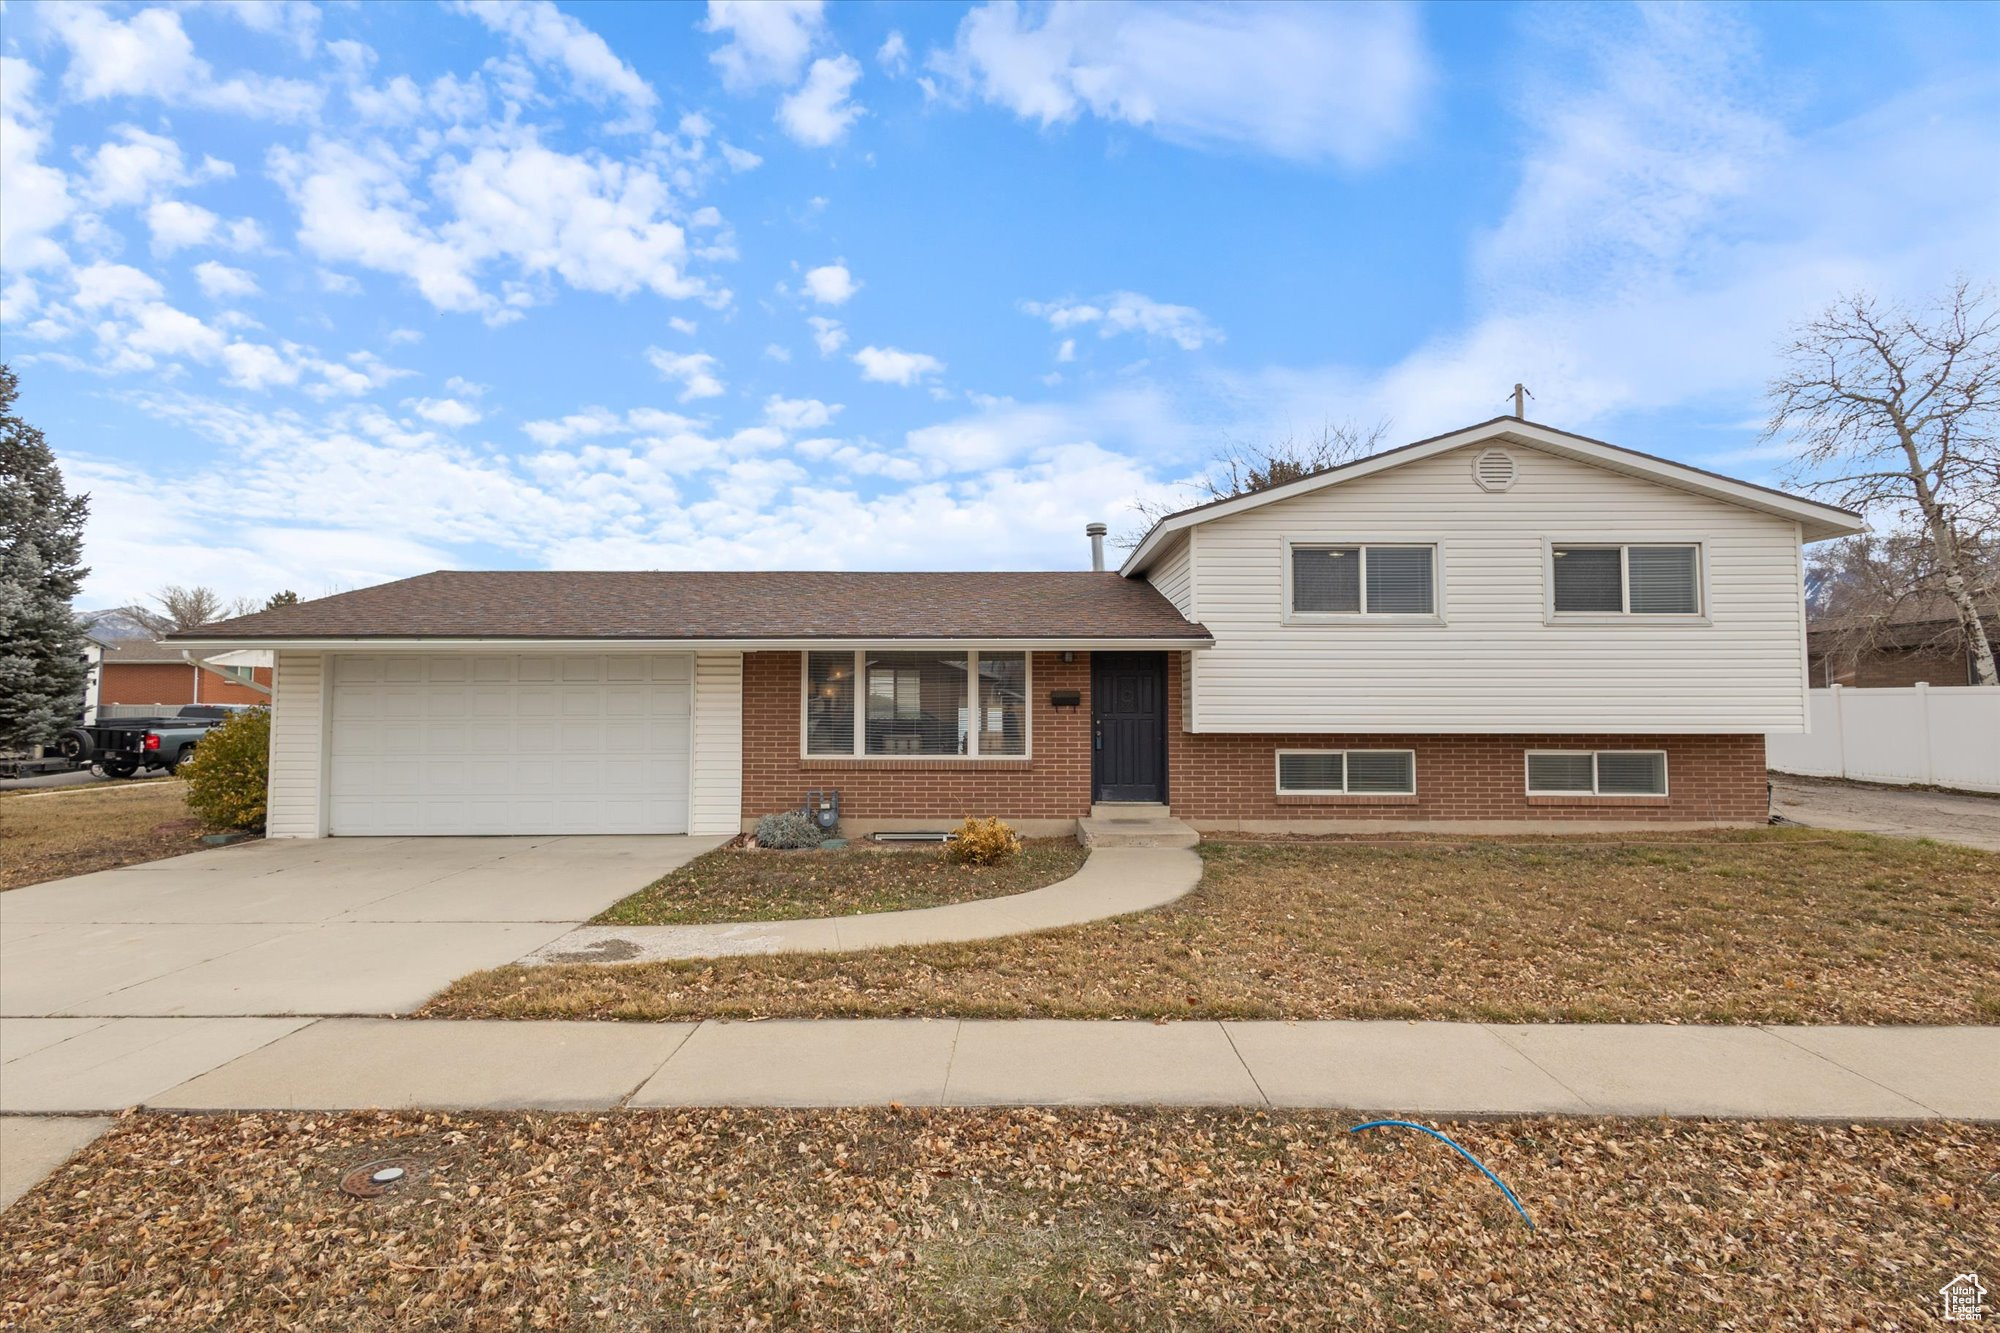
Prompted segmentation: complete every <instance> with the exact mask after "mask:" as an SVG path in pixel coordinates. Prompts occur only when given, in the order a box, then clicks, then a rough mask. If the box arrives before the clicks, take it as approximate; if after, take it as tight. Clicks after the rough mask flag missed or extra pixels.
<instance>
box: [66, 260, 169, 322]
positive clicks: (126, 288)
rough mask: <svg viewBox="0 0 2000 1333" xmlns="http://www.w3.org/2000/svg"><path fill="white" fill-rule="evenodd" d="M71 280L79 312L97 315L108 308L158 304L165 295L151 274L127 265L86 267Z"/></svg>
mask: <svg viewBox="0 0 2000 1333" xmlns="http://www.w3.org/2000/svg"><path fill="white" fill-rule="evenodd" d="M73 276H74V277H75V279H76V295H75V296H74V298H73V299H74V300H75V302H76V305H77V308H78V309H79V310H87V311H96V310H102V309H104V308H105V307H107V306H122V305H130V304H133V303H135V302H139V301H157V300H159V299H160V298H161V297H162V296H164V295H166V289H165V288H163V287H161V286H160V284H159V282H158V281H156V280H155V279H154V278H153V276H152V275H151V274H150V273H143V272H141V271H140V270H138V269H136V268H133V267H132V266H131V265H129V264H106V263H96V264H89V265H86V266H84V267H83V268H80V269H78V270H76V272H75V274H74V275H73Z"/></svg>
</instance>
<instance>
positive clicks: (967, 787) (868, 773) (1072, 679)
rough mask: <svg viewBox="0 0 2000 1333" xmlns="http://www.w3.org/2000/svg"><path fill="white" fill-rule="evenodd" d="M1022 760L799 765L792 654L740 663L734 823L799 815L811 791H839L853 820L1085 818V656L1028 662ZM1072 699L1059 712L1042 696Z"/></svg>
mask: <svg viewBox="0 0 2000 1333" xmlns="http://www.w3.org/2000/svg"><path fill="white" fill-rule="evenodd" d="M1032 658H1033V660H1032V662H1031V664H1030V668H1029V670H1030V675H1029V682H1028V691H1029V716H1030V721H1029V728H1030V731H1029V743H1028V748H1029V750H1030V751H1031V752H1032V753H1031V755H1030V757H1029V758H1027V759H902V758H886V757H885V758H872V759H805V758H801V757H800V755H799V728H800V718H799V712H800V699H801V691H802V689H803V685H802V683H801V680H800V672H801V671H802V670H803V669H804V668H803V663H802V659H801V658H800V655H799V654H798V653H795V652H789V653H745V654H744V655H743V817H744V818H745V819H746V820H750V819H755V818H757V816H759V815H765V814H769V813H771V812H772V811H774V810H789V809H794V808H796V807H797V806H798V803H799V800H800V798H802V797H803V796H804V795H805V794H806V790H807V789H808V788H810V787H837V788H839V789H840V800H841V813H842V815H843V816H844V817H847V818H851V819H857V820H897V819H917V820H931V821H934V822H935V821H953V822H955V821H957V820H959V819H961V818H963V817H964V816H966V815H998V816H1000V817H1001V818H1003V819H1011V820H1026V819H1076V818H1079V817H1081V816H1083V815H1087V814H1089V813H1090V655H1089V654H1088V653H1078V654H1077V655H1076V661H1074V662H1071V663H1065V662H1064V661H1063V660H1062V656H1061V654H1059V653H1035V654H1032ZM1051 690H1077V691H1079V692H1080V693H1081V695H1082V700H1083V702H1082V705H1081V707H1078V708H1074V709H1062V710H1060V711H1058V710H1057V709H1055V708H1052V707H1050V706H1049V691H1051Z"/></svg>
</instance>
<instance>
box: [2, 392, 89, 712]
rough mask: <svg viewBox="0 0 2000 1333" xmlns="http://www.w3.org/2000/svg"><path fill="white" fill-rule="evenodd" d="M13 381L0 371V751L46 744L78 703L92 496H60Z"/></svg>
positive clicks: (55, 472) (55, 474)
mask: <svg viewBox="0 0 2000 1333" xmlns="http://www.w3.org/2000/svg"><path fill="white" fill-rule="evenodd" d="M19 393H20V382H19V380H17V379H16V378H15V375H14V372H13V371H12V370H10V369H8V368H7V367H6V366H5V365H0V749H13V748H25V747H27V746H30V745H36V744H45V743H47V742H49V741H52V740H54V739H55V737H56V733H57V732H58V731H59V730H60V729H61V728H62V726H63V724H65V723H67V722H68V721H69V720H70V719H71V718H72V717H74V716H75V715H76V712H77V710H78V709H79V708H80V707H81V705H82V702H83V683H84V674H85V668H84V662H83V629H82V627H81V626H80V625H79V624H78V623H77V619H76V616H75V614H74V613H73V612H72V611H71V610H70V602H71V601H72V600H73V599H74V598H75V597H76V593H77V589H78V588H79V587H80V586H81V585H82V583H83V577H84V575H85V574H87V573H89V572H90V571H89V570H87V569H85V568H84V567H83V565H82V563H81V561H82V558H83V520H84V517H85V516H86V515H87V514H88V513H89V512H90V497H89V496H87V495H71V494H69V492H67V491H66V490H64V489H63V479H62V472H61V470H60V469H59V468H57V467H56V458H55V454H54V453H53V452H51V451H50V449H49V446H48V444H47V442H45V441H44V440H43V439H42V433H41V432H40V431H39V430H36V429H35V428H34V427H33V426H31V425H29V424H28V423H27V422H25V421H23V420H21V418H20V417H18V416H16V415H15V413H14V401H15V399H16V398H17V397H18V396H19Z"/></svg>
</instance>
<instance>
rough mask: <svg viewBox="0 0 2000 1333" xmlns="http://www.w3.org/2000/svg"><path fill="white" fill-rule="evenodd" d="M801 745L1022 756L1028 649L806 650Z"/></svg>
mask: <svg viewBox="0 0 2000 1333" xmlns="http://www.w3.org/2000/svg"><path fill="white" fill-rule="evenodd" d="M804 726H805V753H806V754H807V755H808V756H817V757H842V758H899V757H900V758H931V759H936V758H966V759H976V758H982V757H984V758H996V757H997V758H1024V757H1026V755H1027V754H1028V655H1027V654H1026V653H1006V652H971V651H966V652H911V651H904V650H900V649H890V648H883V649H865V650H863V651H861V652H819V653H807V654H806V669H805V717H804Z"/></svg>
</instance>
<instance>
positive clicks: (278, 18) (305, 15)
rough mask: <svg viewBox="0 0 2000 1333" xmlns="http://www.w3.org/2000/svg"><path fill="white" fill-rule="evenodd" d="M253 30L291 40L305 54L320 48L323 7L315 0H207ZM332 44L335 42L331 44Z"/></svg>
mask: <svg viewBox="0 0 2000 1333" xmlns="http://www.w3.org/2000/svg"><path fill="white" fill-rule="evenodd" d="M206 2H207V4H208V5H209V6H210V7H211V8H215V9H219V10H221V11H222V12H223V13H225V14H227V15H229V16H230V17H231V18H233V19H235V20H236V21H237V22H238V23H241V24H242V25H243V26H244V27H246V28H248V29H250V30H251V31H252V32H259V33H263V34H264V35H265V36H267V37H283V38H287V39H289V40H290V42H291V43H292V46H293V48H294V49H295V50H297V51H298V53H299V54H300V55H301V56H310V55H312V54H313V52H314V51H315V50H317V49H318V47H319V6H318V5H315V4H313V3H312V0H206ZM329 45H331V43H329Z"/></svg>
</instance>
